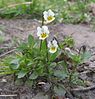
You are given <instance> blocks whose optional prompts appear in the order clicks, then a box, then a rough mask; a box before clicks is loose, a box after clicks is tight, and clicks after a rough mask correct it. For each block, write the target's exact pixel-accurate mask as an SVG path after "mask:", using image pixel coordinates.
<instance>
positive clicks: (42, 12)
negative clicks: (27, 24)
mask: <svg viewBox="0 0 95 99" xmlns="http://www.w3.org/2000/svg"><path fill="white" fill-rule="evenodd" d="M43 25H44V18H43V12H42V23H41V27H42V26H43ZM41 47H42V40H41V42H40V51H41Z"/></svg>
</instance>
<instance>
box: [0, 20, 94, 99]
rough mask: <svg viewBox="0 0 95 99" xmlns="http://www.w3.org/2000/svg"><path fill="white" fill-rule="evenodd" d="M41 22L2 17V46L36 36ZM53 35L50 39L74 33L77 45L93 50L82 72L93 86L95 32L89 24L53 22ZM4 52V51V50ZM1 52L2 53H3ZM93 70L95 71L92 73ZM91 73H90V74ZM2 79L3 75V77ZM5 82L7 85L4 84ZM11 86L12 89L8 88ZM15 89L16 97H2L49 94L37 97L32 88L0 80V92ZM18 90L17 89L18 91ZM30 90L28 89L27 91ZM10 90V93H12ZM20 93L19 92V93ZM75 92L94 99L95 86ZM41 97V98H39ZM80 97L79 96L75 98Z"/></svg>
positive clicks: (28, 97) (0, 26) (0, 25)
mask: <svg viewBox="0 0 95 99" xmlns="http://www.w3.org/2000/svg"><path fill="white" fill-rule="evenodd" d="M39 25H40V23H39V22H38V21H37V20H31V19H11V20H9V19H8V20H7V19H6V20H5V19H0V35H1V36H4V42H3V43H2V44H0V48H5V49H6V48H9V49H11V48H12V47H14V46H15V43H13V40H15V39H16V42H19V39H20V40H21V39H22V40H26V38H27V37H28V35H29V34H32V35H33V36H35V37H37V36H36V28H37V26H39ZM49 29H50V32H51V35H52V36H51V37H50V39H51V38H52V37H53V36H54V35H56V36H57V38H58V39H59V40H62V39H63V36H65V35H72V37H73V38H74V39H75V46H76V47H80V46H82V45H86V46H87V48H88V49H89V50H90V51H91V54H92V57H91V58H90V59H89V60H88V61H87V62H86V63H85V65H84V66H83V67H82V68H84V71H82V72H81V76H82V77H83V79H88V81H89V83H90V85H91V86H95V73H94V72H95V32H93V31H92V29H91V27H90V26H89V25H85V24H79V25H72V24H67V25H66V24H63V23H62V24H61V23H60V24H56V25H55V24H52V25H50V26H49ZM2 53H4V52H2ZM2 53H0V55H2ZM92 72H93V73H92ZM89 73H90V74H89ZM6 79H7V80H8V82H10V80H9V78H8V77H6ZM1 81H2V77H1ZM4 84H5V85H4ZM8 88H10V89H8ZM7 90H8V91H9V90H10V91H11V90H13V93H16V92H17V91H18V90H19V91H18V92H19V93H21V94H19V95H20V96H19V98H18V97H14V98H10V97H9V98H6V97H5V98H3V97H0V99H47V96H45V97H44V96H43V95H42V94H38V95H37V96H36V97H34V98H32V97H33V93H32V92H31V90H32V89H31V88H30V89H29V88H28V87H23V86H20V88H19V89H16V88H15V87H14V86H13V85H10V86H8V85H7V84H6V83H3V85H2V82H0V94H3V93H5V92H6V91H7ZM16 90H17V91H16ZM27 90H28V91H27ZM10 91H9V93H10ZM17 94H18V93H17ZM74 94H76V95H77V94H78V95H80V96H81V95H82V98H80V99H94V97H95V87H92V88H88V90H86V91H83V90H82V91H80V90H78V91H74ZM39 97H40V98H39ZM74 99H78V98H74Z"/></svg>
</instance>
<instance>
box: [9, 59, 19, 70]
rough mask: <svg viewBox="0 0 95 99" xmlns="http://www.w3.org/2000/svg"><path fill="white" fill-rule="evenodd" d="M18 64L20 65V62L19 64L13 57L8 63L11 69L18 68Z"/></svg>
mask: <svg viewBox="0 0 95 99" xmlns="http://www.w3.org/2000/svg"><path fill="white" fill-rule="evenodd" d="M19 66H20V64H19V59H14V60H12V61H11V63H10V68H11V69H18V68H19Z"/></svg>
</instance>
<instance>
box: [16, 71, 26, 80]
mask: <svg viewBox="0 0 95 99" xmlns="http://www.w3.org/2000/svg"><path fill="white" fill-rule="evenodd" d="M26 74H27V71H26V70H21V71H20V72H18V74H17V75H18V78H23V77H24V76H25V75H26Z"/></svg>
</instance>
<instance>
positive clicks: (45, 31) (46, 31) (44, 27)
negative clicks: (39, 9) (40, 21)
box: [42, 26, 49, 34]
mask: <svg viewBox="0 0 95 99" xmlns="http://www.w3.org/2000/svg"><path fill="white" fill-rule="evenodd" d="M42 31H43V32H44V33H46V34H49V30H48V27H47V26H42Z"/></svg>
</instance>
